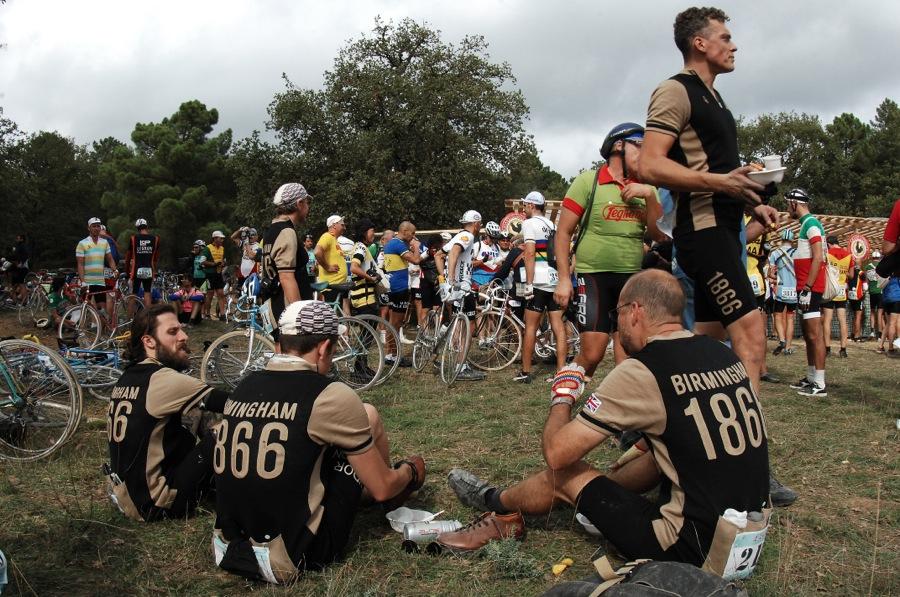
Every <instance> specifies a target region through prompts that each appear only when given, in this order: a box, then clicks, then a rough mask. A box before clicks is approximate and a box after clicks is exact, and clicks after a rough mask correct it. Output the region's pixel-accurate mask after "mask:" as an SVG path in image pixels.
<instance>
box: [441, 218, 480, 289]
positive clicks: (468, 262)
mask: <svg viewBox="0 0 900 597" xmlns="http://www.w3.org/2000/svg"><path fill="white" fill-rule="evenodd" d="M453 245H459V246H460V247H462V253H460V254H459V257H457V259H456V272H454V274H453V275H450V274H449V272H448V271H447V269H448V268H449V267H450V249H452V248H453ZM474 249H475V236H474V235H473V234H472V233H471V232H469V231H468V230H462V231H460V232H457V233H456V236H454V237H453V238H451V239H450V240H449V241H448V242H447V244H445V245H444V246H443V247H441V250H442V251H443V252H444V253H446V255H447V260H446V263H445V264H444V276H445V277H446V278H447V282H448V283H449V282H451V281H455V282H457V283H459V282H462V281H469V282H471V281H472V254H473V253H474Z"/></svg>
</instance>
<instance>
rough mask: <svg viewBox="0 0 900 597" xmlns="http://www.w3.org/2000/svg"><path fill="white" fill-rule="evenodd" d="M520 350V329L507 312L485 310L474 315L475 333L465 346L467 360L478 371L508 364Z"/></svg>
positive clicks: (492, 369) (494, 369)
mask: <svg viewBox="0 0 900 597" xmlns="http://www.w3.org/2000/svg"><path fill="white" fill-rule="evenodd" d="M521 353H522V330H521V328H519V326H518V325H516V324H515V322H514V321H513V320H512V318H511V317H509V316H508V315H506V316H504V317H503V318H502V319H501V314H500V313H498V312H497V311H485V312H482V313H479V314H478V315H477V316H476V318H475V334H474V337H473V340H472V342H471V344H470V346H469V363H471V364H472V366H473V367H475V368H476V369H481V370H482V371H500V370H502V369H505V368H507V367H509V366H510V365H511V364H513V363H514V362H515V360H516V359H517V358H519V355H520V354H521Z"/></svg>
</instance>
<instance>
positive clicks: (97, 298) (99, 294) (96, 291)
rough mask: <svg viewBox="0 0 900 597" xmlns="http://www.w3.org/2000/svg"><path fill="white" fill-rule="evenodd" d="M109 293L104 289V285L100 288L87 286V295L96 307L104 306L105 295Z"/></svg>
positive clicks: (97, 285)
mask: <svg viewBox="0 0 900 597" xmlns="http://www.w3.org/2000/svg"><path fill="white" fill-rule="evenodd" d="M107 292H109V289H107V288H106V285H105V284H104V285H103V286H100V285H99V284H91V285H90V286H88V293H90V295H91V296H92V297H93V298H94V302H95V303H97V304H98V305H105V304H106V293H107Z"/></svg>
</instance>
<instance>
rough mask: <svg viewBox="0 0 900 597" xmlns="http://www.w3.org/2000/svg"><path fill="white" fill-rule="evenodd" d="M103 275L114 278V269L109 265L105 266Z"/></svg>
mask: <svg viewBox="0 0 900 597" xmlns="http://www.w3.org/2000/svg"><path fill="white" fill-rule="evenodd" d="M103 277H104V278H112V277H113V271H112V270H111V269H110V268H108V267H104V268H103Z"/></svg>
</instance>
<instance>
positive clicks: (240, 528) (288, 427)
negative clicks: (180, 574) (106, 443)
mask: <svg viewBox="0 0 900 597" xmlns="http://www.w3.org/2000/svg"><path fill="white" fill-rule="evenodd" d="M217 432H218V440H217V442H216V445H215V448H214V450H213V470H214V471H215V482H216V515H217V516H216V532H217V533H219V534H221V536H222V537H224V539H225V540H226V541H228V542H232V541H242V540H250V541H253V542H254V543H255V544H266V545H267V546H268V547H269V550H270V554H273V555H271V557H274V558H276V559H277V560H278V561H280V562H283V561H284V560H285V558H289V559H290V560H291V561H292V562H293V564H294V565H296V566H298V567H300V568H302V567H303V566H304V564H303V563H302V562H301V560H302V559H303V558H304V556H305V554H306V553H307V551H308V550H309V549H310V547H311V546H312V545H313V543H314V541H315V540H316V535H317V534H318V533H319V531H320V525H321V524H322V521H323V519H327V514H326V512H325V510H326V509H327V503H328V502H327V501H326V500H327V497H328V491H329V486H328V479H330V478H332V477H333V475H334V474H335V472H336V471H334V470H332V469H334V468H335V467H341V468H342V469H346V470H345V471H343V472H346V473H347V474H349V475H351V476H354V477H355V473H354V472H353V469H352V467H350V465H349V464H347V463H346V462H345V461H341V460H340V459H333V458H330V457H329V454H330V453H333V452H334V450H340V451H341V452H342V453H343V454H345V455H355V454H361V453H364V452H366V451H367V450H369V449H371V448H372V446H373V439H372V433H371V430H370V428H369V419H368V415H367V414H366V410H365V407H364V406H363V403H362V401H361V400H360V399H359V397H358V396H357V395H356V393H355V392H354V391H353V390H352V389H350V388H349V387H348V386H346V385H344V384H343V383H340V382H333V381H331V380H330V379H328V378H327V377H325V376H324V375H320V374H319V373H317V372H316V370H315V366H314V365H311V364H309V363H307V362H306V361H304V360H303V359H300V358H298V357H291V356H286V355H276V356H275V357H273V358H272V359H271V360H270V361H269V363H268V364H267V366H266V369H265V370H264V371H258V372H254V373H251V374H250V375H248V376H247V377H246V378H245V379H244V380H243V381H242V382H241V383H240V384H239V385H238V387H237V388H235V390H234V393H233V394H232V395H231V397H230V398H229V399H228V401H227V402H226V403H225V408H224V419H223V421H222V423H221V424H220V426H219V428H218V430H217ZM337 472H338V473H340V472H342V471H337ZM352 499H353V497H352V496H345V501H346V500H351V501H352ZM357 505H358V504H356V503H353V504H350V505H348V506H345V507H347V509H348V510H350V512H348V515H352V509H353V508H355V507H356V506H357Z"/></svg>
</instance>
